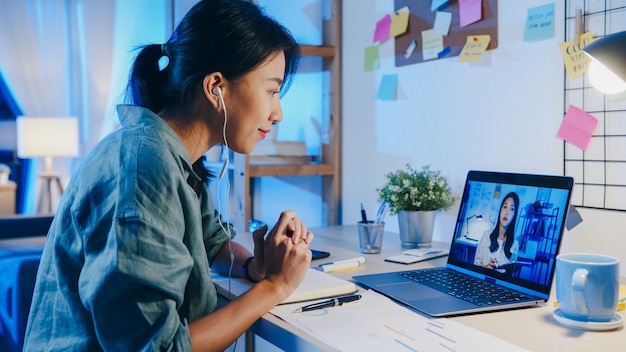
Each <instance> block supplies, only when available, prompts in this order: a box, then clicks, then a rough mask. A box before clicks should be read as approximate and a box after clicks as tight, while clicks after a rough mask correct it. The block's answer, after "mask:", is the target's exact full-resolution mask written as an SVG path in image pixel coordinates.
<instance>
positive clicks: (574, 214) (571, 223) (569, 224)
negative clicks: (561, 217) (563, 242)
mask: <svg viewBox="0 0 626 352" xmlns="http://www.w3.org/2000/svg"><path fill="white" fill-rule="evenodd" d="M581 222H583V217H582V216H580V213H579V212H578V210H577V209H576V207H574V206H573V205H571V204H570V205H569V210H568V212H567V218H566V220H565V228H567V231H572V229H573V228H574V227H576V226H578V224H580V223H581Z"/></svg>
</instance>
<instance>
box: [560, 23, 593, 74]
mask: <svg viewBox="0 0 626 352" xmlns="http://www.w3.org/2000/svg"><path fill="white" fill-rule="evenodd" d="M592 42H593V34H592V33H591V32H587V33H585V34H583V35H581V36H580V39H579V41H578V43H579V45H576V44H575V43H574V41H573V40H569V41H566V42H564V43H561V54H562V55H563V63H564V64H565V72H566V73H567V77H569V78H576V77H580V76H582V75H583V74H585V72H587V70H588V69H589V64H590V63H591V58H590V57H589V56H588V55H586V54H585V53H584V52H583V50H582V48H584V47H585V46H586V45H589V44H591V43H592Z"/></svg>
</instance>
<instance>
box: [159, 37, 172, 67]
mask: <svg viewBox="0 0 626 352" xmlns="http://www.w3.org/2000/svg"><path fill="white" fill-rule="evenodd" d="M158 64H159V71H163V70H165V68H166V67H167V65H169V64H170V58H169V57H168V56H167V52H166V51H165V43H163V44H161V57H160V58H159V61H158Z"/></svg>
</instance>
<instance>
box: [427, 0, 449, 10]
mask: <svg viewBox="0 0 626 352" xmlns="http://www.w3.org/2000/svg"><path fill="white" fill-rule="evenodd" d="M447 3H448V0H433V2H432V3H431V4H430V11H435V10H437V9H438V8H440V7H441V6H443V4H447Z"/></svg>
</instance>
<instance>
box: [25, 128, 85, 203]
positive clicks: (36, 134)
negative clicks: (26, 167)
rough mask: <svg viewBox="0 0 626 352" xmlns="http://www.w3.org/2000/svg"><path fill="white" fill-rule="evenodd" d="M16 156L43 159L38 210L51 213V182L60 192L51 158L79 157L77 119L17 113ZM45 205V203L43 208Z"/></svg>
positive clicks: (57, 175)
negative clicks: (43, 169) (44, 164)
mask: <svg viewBox="0 0 626 352" xmlns="http://www.w3.org/2000/svg"><path fill="white" fill-rule="evenodd" d="M17 155H18V156H19V157H20V158H39V157H44V158H45V161H46V168H45V171H43V172H40V173H39V177H40V178H41V179H42V181H43V182H42V185H41V194H40V195H39V203H38V206H37V212H38V213H46V214H49V213H52V190H51V184H52V183H55V184H56V185H57V186H58V190H59V196H60V195H61V194H62V193H63V186H62V185H61V180H60V177H59V176H60V174H59V173H58V172H55V171H53V170H52V157H74V156H78V119H77V118H76V117H31V116H19V117H18V118H17ZM44 204H46V205H47V207H46V208H45V209H44Z"/></svg>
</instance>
